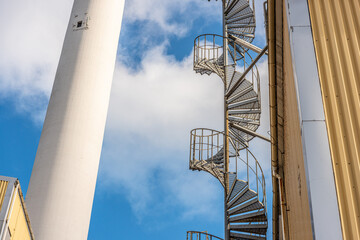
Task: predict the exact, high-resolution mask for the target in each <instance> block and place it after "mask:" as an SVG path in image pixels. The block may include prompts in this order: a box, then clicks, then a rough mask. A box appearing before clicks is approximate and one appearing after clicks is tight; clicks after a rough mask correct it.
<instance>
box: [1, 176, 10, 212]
mask: <svg viewBox="0 0 360 240" xmlns="http://www.w3.org/2000/svg"><path fill="white" fill-rule="evenodd" d="M8 184H9V182H8V181H0V210H1V208H2V205H3V202H4V198H5V194H6V189H7V187H8Z"/></svg>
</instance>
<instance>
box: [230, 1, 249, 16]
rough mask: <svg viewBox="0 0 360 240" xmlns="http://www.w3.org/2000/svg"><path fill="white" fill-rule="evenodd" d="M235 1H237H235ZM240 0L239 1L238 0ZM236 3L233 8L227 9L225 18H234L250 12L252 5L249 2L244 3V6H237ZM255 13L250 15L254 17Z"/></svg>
mask: <svg viewBox="0 0 360 240" xmlns="http://www.w3.org/2000/svg"><path fill="white" fill-rule="evenodd" d="M233 2H235V1H233ZM237 2H239V1H237ZM235 6H236V5H234V6H232V8H231V9H230V6H229V8H227V9H225V18H226V19H227V20H229V19H232V18H234V16H236V15H242V14H243V12H249V10H248V9H249V8H250V5H249V4H248V3H245V4H243V5H242V6H238V7H236V8H235ZM253 15H254V14H251V15H250V16H249V17H252V16H253Z"/></svg>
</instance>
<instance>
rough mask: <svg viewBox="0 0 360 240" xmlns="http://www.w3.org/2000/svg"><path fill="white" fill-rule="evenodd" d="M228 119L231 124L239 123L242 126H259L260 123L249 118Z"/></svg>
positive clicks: (231, 117) (232, 117) (230, 117)
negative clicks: (242, 124)
mask: <svg viewBox="0 0 360 240" xmlns="http://www.w3.org/2000/svg"><path fill="white" fill-rule="evenodd" d="M228 118H229V120H230V121H233V122H239V123H244V124H252V125H256V126H260V121H258V120H254V119H250V118H241V117H234V116H229V117H228Z"/></svg>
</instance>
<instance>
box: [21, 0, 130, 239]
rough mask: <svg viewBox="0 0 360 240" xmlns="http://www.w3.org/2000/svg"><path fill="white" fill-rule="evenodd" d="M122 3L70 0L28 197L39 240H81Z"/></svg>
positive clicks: (87, 219)
mask: <svg viewBox="0 0 360 240" xmlns="http://www.w3.org/2000/svg"><path fill="white" fill-rule="evenodd" d="M124 2H125V0H75V2H74V6H73V9H72V12H71V17H70V22H69V26H68V29H67V32H66V36H65V41H64V46H63V49H62V53H61V57H60V62H59V66H58V69H57V73H56V77H55V82H54V86H53V90H52V93H51V98H50V103H49V106H48V110H47V114H46V118H45V122H44V127H43V130H42V134H41V138H40V143H39V147H38V150H37V154H36V159H35V163H34V167H33V172H32V175H31V179H30V184H29V188H28V191H27V195H26V205H27V208H28V211H29V216H30V220H31V225H32V227H33V230H34V233H35V238H36V239H37V240H57V239H59V240H66V239H71V240H85V239H86V238H87V234H88V228H89V222H90V216H91V208H92V203H93V198H94V191H95V184H96V177H97V172H98V166H99V159H100V153H101V147H102V142H103V135H104V128H105V122H106V115H107V110H108V104H109V97H110V90H111V82H112V78H113V72H114V67H115V60H116V51H117V46H118V39H119V35H120V28H121V20H122V15H123V8H124Z"/></svg>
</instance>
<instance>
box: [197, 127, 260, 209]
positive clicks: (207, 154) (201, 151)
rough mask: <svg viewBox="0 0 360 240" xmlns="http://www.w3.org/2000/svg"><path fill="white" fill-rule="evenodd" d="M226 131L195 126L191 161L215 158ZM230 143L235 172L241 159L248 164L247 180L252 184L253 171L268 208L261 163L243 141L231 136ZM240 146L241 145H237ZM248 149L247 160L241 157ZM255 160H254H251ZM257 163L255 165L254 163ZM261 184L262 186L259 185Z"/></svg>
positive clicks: (230, 154) (220, 148)
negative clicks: (251, 174)
mask: <svg viewBox="0 0 360 240" xmlns="http://www.w3.org/2000/svg"><path fill="white" fill-rule="evenodd" d="M224 136H225V134H224V132H220V131H217V130H213V129H209V128H195V129H192V130H191V131H190V163H191V161H195V160H199V161H201V160H207V161H209V160H214V157H215V156H216V154H218V153H219V152H220V151H221V150H223V139H224ZM229 139H230V143H231V145H232V147H233V149H234V150H235V151H234V152H230V153H229V161H230V163H231V162H233V161H234V160H235V172H236V174H237V175H238V161H241V162H243V163H244V164H245V166H246V180H247V182H248V184H249V185H250V181H249V180H250V172H252V173H253V174H254V176H255V179H256V192H257V197H258V200H259V202H261V203H262V204H263V205H264V207H265V209H266V184H265V176H264V172H263V169H262V168H261V165H260V163H259V162H258V160H257V159H256V157H255V156H254V154H253V153H252V152H251V151H250V150H249V148H248V147H247V146H245V145H244V143H242V142H241V141H239V140H237V139H236V138H233V137H232V136H229ZM237 146H239V147H237ZM244 151H246V160H244V159H243V158H242V157H241V152H244ZM251 161H253V162H251ZM254 163H255V165H253V164H254ZM259 185H260V186H259ZM259 189H260V190H261V193H262V197H263V199H260V196H259V193H260V192H259Z"/></svg>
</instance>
